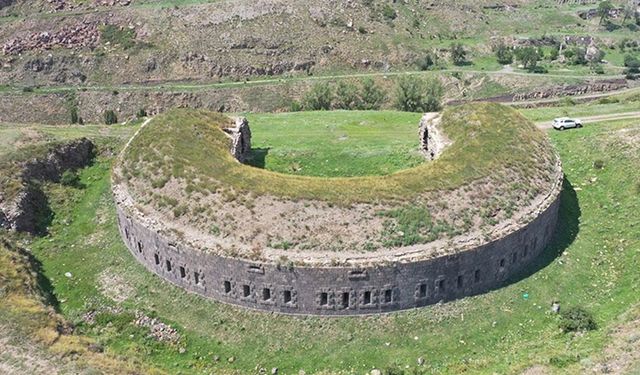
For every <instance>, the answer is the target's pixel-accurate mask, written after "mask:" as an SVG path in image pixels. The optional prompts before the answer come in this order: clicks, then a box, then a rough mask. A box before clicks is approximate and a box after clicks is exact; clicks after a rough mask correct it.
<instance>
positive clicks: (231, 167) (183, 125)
mask: <svg viewBox="0 0 640 375" xmlns="http://www.w3.org/2000/svg"><path fill="white" fill-rule="evenodd" d="M311 115H314V116H317V117H318V118H319V119H323V118H324V117H326V116H332V115H334V114H329V115H327V114H325V113H323V112H316V113H315V114H303V115H298V118H300V119H302V121H304V119H305V116H311ZM307 118H308V117H307ZM227 121H229V120H227V119H226V118H225V117H224V116H222V115H220V114H214V113H211V112H206V111H186V110H174V111H170V112H168V113H166V114H163V115H160V116H158V117H156V118H155V119H154V120H153V121H152V122H151V123H149V126H148V127H146V128H145V129H143V130H142V131H141V132H140V133H139V134H138V136H136V138H134V139H133V141H132V142H131V147H129V148H128V149H127V151H126V152H125V154H124V158H123V159H124V160H123V172H124V173H123V176H122V177H124V178H125V179H131V178H133V177H137V178H138V180H137V181H146V180H151V179H158V178H162V177H164V178H169V177H171V178H178V179H185V181H186V182H187V183H190V182H192V181H195V180H198V181H204V184H205V188H207V189H209V190H210V191H215V190H216V189H217V188H218V187H219V185H222V186H228V187H233V189H236V190H240V191H246V192H252V193H255V194H257V195H261V194H272V195H275V196H281V197H287V198H291V199H305V198H306V199H318V200H326V201H329V202H333V203H339V204H349V203H355V202H372V201H377V200H394V199H397V200H408V199H412V198H414V197H416V196H417V195H419V194H422V193H424V192H425V191H434V190H442V189H452V188H456V187H459V186H461V185H464V184H467V183H470V182H472V181H474V180H476V179H479V178H483V177H486V176H489V175H491V176H494V177H496V176H502V177H504V175H505V174H506V171H507V169H509V170H510V171H511V172H514V171H517V174H518V176H517V177H513V176H511V177H512V178H517V179H530V180H532V181H534V180H536V179H538V180H539V179H541V178H544V177H545V176H546V177H548V175H549V173H548V172H549V169H550V168H552V167H553V163H554V160H551V159H553V154H552V150H551V147H550V145H549V143H548V141H547V139H546V138H545V137H544V134H543V133H542V132H540V131H539V130H538V129H536V128H535V126H534V125H533V124H532V123H530V122H529V121H527V120H526V119H525V118H524V117H522V116H521V115H520V114H519V113H518V112H517V111H515V110H513V109H511V108H508V107H505V106H501V105H497V104H488V103H479V104H469V105H464V106H459V107H452V108H449V109H447V110H446V111H445V112H444V115H443V120H442V127H443V130H444V133H445V134H447V136H448V137H450V138H451V140H452V141H453V144H452V145H451V146H450V147H449V148H447V149H446V150H445V151H444V152H443V154H442V155H441V156H440V158H439V159H437V160H436V161H433V162H430V163H422V164H420V165H418V166H416V167H414V168H410V169H404V170H402V171H399V172H396V173H393V174H390V175H385V176H366V177H353V178H340V177H336V178H330V179H327V178H317V177H308V176H296V175H285V174H281V173H274V172H271V171H267V170H263V169H259V168H251V167H247V166H245V165H241V164H239V163H237V162H236V161H235V159H233V157H232V156H231V155H230V153H229V152H228V148H229V146H228V142H229V141H228V139H227V137H225V136H224V134H223V132H222V130H220V129H219V127H218V126H216V124H221V123H224V122H227ZM328 123H330V121H329V122H328ZM325 143H326V142H325ZM330 151H331V150H328V152H327V153H329V152H330ZM333 163H334V165H335V166H337V164H340V163H348V161H343V160H340V158H339V157H336V156H334V157H333ZM329 169H335V168H332V166H331V165H330V167H329ZM208 181H210V182H208ZM510 182H512V180H510V181H500V182H499V183H510ZM207 184H209V186H207ZM139 187H140V186H134V187H132V190H134V191H135V190H136V189H137V188H139ZM144 194H145V195H146V194H147V192H145V193H144Z"/></svg>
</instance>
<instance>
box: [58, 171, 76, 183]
mask: <svg viewBox="0 0 640 375" xmlns="http://www.w3.org/2000/svg"><path fill="white" fill-rule="evenodd" d="M60 183H61V184H62V185H64V186H72V187H78V186H80V177H78V175H77V174H76V173H74V172H73V171H70V170H66V171H64V172H63V173H62V176H60Z"/></svg>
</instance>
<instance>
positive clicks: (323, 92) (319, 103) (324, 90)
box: [303, 82, 333, 111]
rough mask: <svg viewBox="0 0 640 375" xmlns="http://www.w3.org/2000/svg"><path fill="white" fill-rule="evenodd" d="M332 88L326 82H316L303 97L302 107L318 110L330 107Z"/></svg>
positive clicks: (308, 109)
mask: <svg viewBox="0 0 640 375" xmlns="http://www.w3.org/2000/svg"><path fill="white" fill-rule="evenodd" d="M332 101H333V90H332V89H331V86H329V85H328V84H327V83H323V82H320V83H316V84H315V85H314V86H313V87H312V88H311V90H310V91H309V92H307V94H306V95H305V97H304V100H303V102H304V109H305V110H307V111H319V110H329V109H331V102H332Z"/></svg>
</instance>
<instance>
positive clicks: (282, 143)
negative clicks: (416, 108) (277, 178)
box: [248, 111, 424, 177]
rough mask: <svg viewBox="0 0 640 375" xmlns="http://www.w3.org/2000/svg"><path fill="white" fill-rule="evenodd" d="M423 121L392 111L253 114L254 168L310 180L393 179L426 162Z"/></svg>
mask: <svg viewBox="0 0 640 375" xmlns="http://www.w3.org/2000/svg"><path fill="white" fill-rule="evenodd" d="M420 117H421V115H420V114H418V113H403V112H391V111H389V112H348V111H347V112H345V111H335V112H322V113H316V112H304V113H288V114H273V115H271V114H250V115H248V119H249V123H250V126H251V132H252V135H253V137H252V147H253V149H254V158H253V160H252V161H251V162H250V164H252V165H254V166H257V167H260V168H265V169H268V170H272V171H275V172H281V173H290V174H299V175H306V176H323V177H339V176H366V175H382V174H390V173H393V172H397V171H399V170H401V169H406V168H411V167H415V166H417V165H418V164H421V163H423V162H424V156H423V155H422V154H420V153H419V151H418V148H419V144H418V124H419V122H420ZM318 145H322V147H318Z"/></svg>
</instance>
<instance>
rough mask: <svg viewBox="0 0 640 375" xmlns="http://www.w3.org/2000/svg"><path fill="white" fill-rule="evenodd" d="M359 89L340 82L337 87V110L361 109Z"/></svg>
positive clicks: (335, 105)
mask: <svg viewBox="0 0 640 375" xmlns="http://www.w3.org/2000/svg"><path fill="white" fill-rule="evenodd" d="M360 102H361V101H360V95H359V93H358V88H357V87H356V86H355V85H353V84H350V83H346V82H340V83H338V86H337V87H336V95H335V104H334V108H336V109H348V110H351V109H357V108H360V107H361V103H360Z"/></svg>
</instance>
